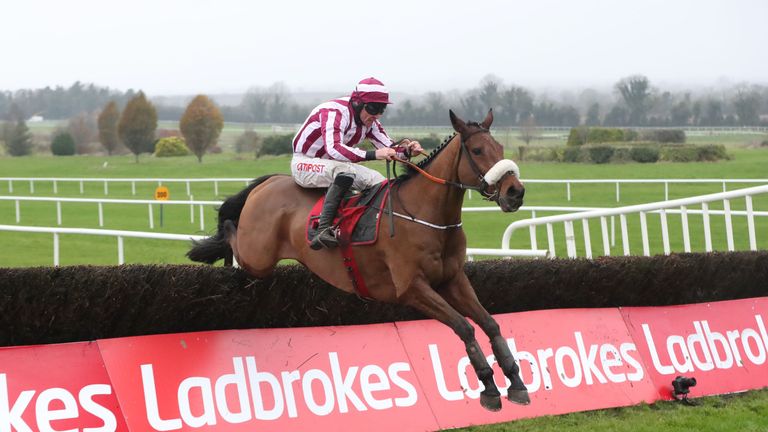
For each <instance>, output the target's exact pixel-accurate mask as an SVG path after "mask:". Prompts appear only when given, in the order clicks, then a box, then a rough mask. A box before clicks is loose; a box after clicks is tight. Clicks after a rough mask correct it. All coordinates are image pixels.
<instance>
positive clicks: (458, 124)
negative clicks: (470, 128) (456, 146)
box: [448, 110, 467, 133]
mask: <svg viewBox="0 0 768 432" xmlns="http://www.w3.org/2000/svg"><path fill="white" fill-rule="evenodd" d="M448 116H449V117H451V124H452V125H453V130H455V131H456V132H458V133H462V132H464V131H466V130H467V124H466V123H465V122H464V120H462V119H460V118H459V116H457V115H456V114H454V112H453V110H448Z"/></svg>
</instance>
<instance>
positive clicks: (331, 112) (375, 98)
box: [291, 78, 422, 250]
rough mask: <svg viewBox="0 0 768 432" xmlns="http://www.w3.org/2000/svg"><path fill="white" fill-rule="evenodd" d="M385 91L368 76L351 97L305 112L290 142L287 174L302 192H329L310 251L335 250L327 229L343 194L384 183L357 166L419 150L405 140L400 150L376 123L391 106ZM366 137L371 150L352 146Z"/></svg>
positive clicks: (323, 104)
mask: <svg viewBox="0 0 768 432" xmlns="http://www.w3.org/2000/svg"><path fill="white" fill-rule="evenodd" d="M390 103H391V102H390V101H389V92H387V89H386V87H384V84H382V82H381V81H379V80H377V79H376V78H366V79H364V80H362V81H360V82H359V83H357V86H356V87H355V90H354V91H353V92H352V94H351V95H350V96H349V97H342V98H338V99H333V100H330V101H327V102H324V103H322V104H320V105H318V106H317V107H315V109H313V110H312V112H311V113H310V114H309V117H307V120H305V121H304V124H303V125H302V126H301V128H300V129H299V131H298V132H297V133H296V136H295V137H294V138H293V159H292V160H291V174H292V175H293V179H294V180H295V181H296V183H297V184H298V185H299V186H301V187H305V188H324V187H327V188H328V192H326V195H325V203H324V204H323V210H322V212H321V213H320V220H319V226H318V230H317V235H316V236H315V237H314V238H313V239H312V241H311V242H310V247H311V248H312V249H315V250H318V249H321V248H323V247H328V248H330V247H335V246H338V244H339V242H338V240H337V239H336V237H335V236H334V234H333V232H332V230H331V225H332V223H333V218H334V216H336V211H337V210H338V207H339V204H340V203H341V200H342V198H343V197H344V194H345V193H346V192H347V191H348V190H349V189H353V190H358V191H359V190H363V189H366V188H369V187H372V186H374V185H376V184H378V183H381V182H382V181H384V176H383V175H381V174H380V173H378V172H377V171H374V170H372V169H370V168H367V167H364V166H362V165H359V164H358V162H363V161H369V160H374V159H380V160H383V159H386V160H392V159H393V158H395V157H401V158H402V157H405V156H404V153H405V152H406V151H408V152H409V153H410V154H413V153H415V152H420V151H422V148H421V144H419V142H418V141H411V140H408V139H405V140H403V141H402V142H401V143H400V144H401V146H402V147H399V148H398V149H393V148H391V147H392V145H393V144H394V143H393V142H392V140H391V139H390V138H389V136H388V135H387V132H386V131H384V127H382V125H381V123H379V119H380V118H381V116H382V115H383V114H384V110H385V109H386V108H387V105H388V104H390ZM364 139H367V140H368V141H370V142H371V143H372V144H373V147H374V148H375V150H368V151H366V150H363V149H360V148H357V147H355V146H356V145H358V144H360V143H361V142H362V141H363V140H364Z"/></svg>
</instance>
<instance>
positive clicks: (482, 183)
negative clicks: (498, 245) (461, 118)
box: [396, 123, 513, 201]
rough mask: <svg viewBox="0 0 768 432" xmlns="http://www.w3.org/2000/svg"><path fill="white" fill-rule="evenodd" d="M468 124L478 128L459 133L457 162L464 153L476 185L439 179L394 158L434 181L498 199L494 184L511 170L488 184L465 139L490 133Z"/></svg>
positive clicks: (409, 163)
mask: <svg viewBox="0 0 768 432" xmlns="http://www.w3.org/2000/svg"><path fill="white" fill-rule="evenodd" d="M469 125H470V126H475V127H477V128H478V129H477V130H474V131H472V132H470V133H468V134H466V135H464V134H461V133H460V134H459V138H460V139H461V153H460V154H459V162H461V157H463V156H464V155H466V157H467V161H468V162H469V166H470V168H471V169H472V172H473V173H474V175H475V177H476V178H477V179H478V181H479V184H478V185H468V184H464V183H461V182H455V181H452V180H445V179H441V178H438V177H435V176H433V175H431V174H429V173H428V172H426V171H424V170H423V169H421V168H419V167H418V166H416V164H414V163H412V162H410V161H406V160H400V159H396V161H397V162H400V163H402V164H405V165H408V166H410V167H411V168H413V169H415V170H416V171H417V172H419V173H420V174H421V175H423V176H424V177H426V178H427V179H429V180H432V181H433V182H435V183H439V184H444V185H447V186H452V187H456V188H459V189H462V190H473V191H477V192H478V193H479V194H480V195H482V196H483V197H484V198H485V199H487V200H489V201H498V199H499V188H498V187H495V184H498V183H500V182H501V180H503V179H504V178H505V177H506V176H508V175H510V174H512V173H513V171H506V172H505V173H504V174H503V175H502V176H501V177H500V178H499V179H498V180H496V181H495V182H494V185H489V184H488V181H487V180H486V178H485V177H486V174H487V173H483V172H482V171H481V170H480V167H478V166H477V162H475V160H474V159H473V158H472V155H471V154H470V152H469V148H468V147H467V141H469V139H470V138H472V137H473V136H475V135H478V134H481V133H487V134H490V133H491V131H490V130H488V129H486V128H484V127H482V126H481V125H479V124H477V123H470V124H469ZM489 171H490V170H489ZM491 186H493V187H492V189H491V191H489V190H488V189H489V187H491Z"/></svg>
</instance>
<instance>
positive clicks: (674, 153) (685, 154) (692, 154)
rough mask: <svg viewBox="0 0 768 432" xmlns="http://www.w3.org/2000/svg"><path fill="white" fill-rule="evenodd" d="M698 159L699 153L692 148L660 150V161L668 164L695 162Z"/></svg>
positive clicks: (666, 148)
mask: <svg viewBox="0 0 768 432" xmlns="http://www.w3.org/2000/svg"><path fill="white" fill-rule="evenodd" d="M698 158H699V152H698V150H697V149H696V147H694V146H685V147H664V148H662V150H661V159H662V160H664V161H668V162H695V161H696V160H697V159H698Z"/></svg>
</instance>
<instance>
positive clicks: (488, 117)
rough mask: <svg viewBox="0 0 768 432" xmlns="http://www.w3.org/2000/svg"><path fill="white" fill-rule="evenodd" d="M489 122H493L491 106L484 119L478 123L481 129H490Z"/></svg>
mask: <svg viewBox="0 0 768 432" xmlns="http://www.w3.org/2000/svg"><path fill="white" fill-rule="evenodd" d="M491 123H493V108H491V109H489V110H488V115H486V116H485V120H483V122H482V123H481V124H480V126H482V127H483V129H490V128H491Z"/></svg>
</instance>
